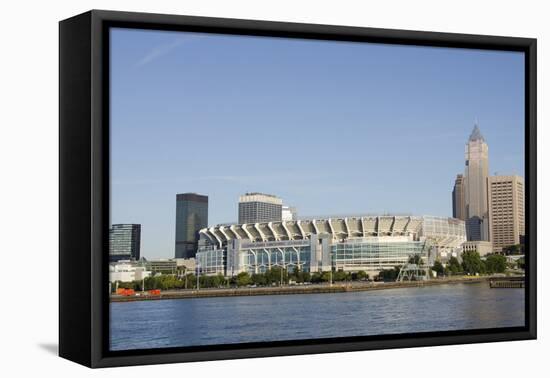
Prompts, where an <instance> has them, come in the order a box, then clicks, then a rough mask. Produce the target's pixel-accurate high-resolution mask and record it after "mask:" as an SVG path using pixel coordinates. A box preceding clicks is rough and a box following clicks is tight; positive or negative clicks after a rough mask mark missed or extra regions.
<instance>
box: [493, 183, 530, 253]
mask: <svg viewBox="0 0 550 378" xmlns="http://www.w3.org/2000/svg"><path fill="white" fill-rule="evenodd" d="M488 191H489V224H490V226H491V230H490V237H491V241H492V242H493V248H494V250H495V252H500V251H501V250H502V248H503V247H506V246H509V245H513V244H519V243H520V237H521V236H522V235H525V202H524V201H525V199H524V198H525V197H524V196H525V194H524V184H523V177H521V176H490V177H489V180H488Z"/></svg>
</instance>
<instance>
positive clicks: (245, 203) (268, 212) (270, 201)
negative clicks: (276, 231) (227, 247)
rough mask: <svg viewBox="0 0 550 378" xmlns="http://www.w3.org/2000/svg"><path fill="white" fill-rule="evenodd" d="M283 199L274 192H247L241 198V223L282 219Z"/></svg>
mask: <svg viewBox="0 0 550 378" xmlns="http://www.w3.org/2000/svg"><path fill="white" fill-rule="evenodd" d="M282 208H283V200H282V199H280V198H279V197H277V196H274V195H272V194H264V193H246V194H245V195H242V196H240V198H239V224H245V223H260V222H275V221H281V220H282Z"/></svg>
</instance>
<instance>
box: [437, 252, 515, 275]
mask: <svg viewBox="0 0 550 378" xmlns="http://www.w3.org/2000/svg"><path fill="white" fill-rule="evenodd" d="M507 266H508V264H507V263H506V257H505V256H502V255H489V256H487V258H486V259H485V261H483V260H482V259H481V257H480V256H479V253H478V252H476V251H468V252H464V253H463V254H462V263H460V262H459V261H458V259H457V258H456V257H451V258H450V259H449V262H448V264H447V266H446V267H443V264H441V262H440V261H436V262H435V263H434V265H433V267H432V268H431V269H432V270H433V271H435V272H437V274H438V275H439V276H449V275H454V274H471V275H474V274H494V273H504V271H505V270H506V268H507Z"/></svg>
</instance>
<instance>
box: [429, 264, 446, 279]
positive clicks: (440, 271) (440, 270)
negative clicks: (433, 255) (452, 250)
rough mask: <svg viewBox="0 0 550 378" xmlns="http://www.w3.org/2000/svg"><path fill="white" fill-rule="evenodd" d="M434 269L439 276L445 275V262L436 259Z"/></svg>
mask: <svg viewBox="0 0 550 378" xmlns="http://www.w3.org/2000/svg"><path fill="white" fill-rule="evenodd" d="M432 270H433V271H434V272H436V273H437V275H438V276H443V275H444V274H445V268H444V267H443V264H441V261H439V260H436V261H435V262H434V265H433V266H432Z"/></svg>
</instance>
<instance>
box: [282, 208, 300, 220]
mask: <svg viewBox="0 0 550 378" xmlns="http://www.w3.org/2000/svg"><path fill="white" fill-rule="evenodd" d="M296 217H297V215H296V208H295V207H292V206H287V205H283V208H282V210H281V219H282V220H283V221H291V220H296Z"/></svg>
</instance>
